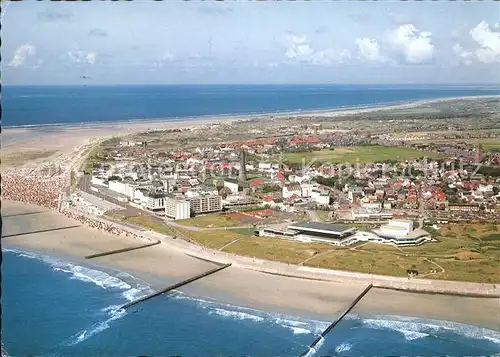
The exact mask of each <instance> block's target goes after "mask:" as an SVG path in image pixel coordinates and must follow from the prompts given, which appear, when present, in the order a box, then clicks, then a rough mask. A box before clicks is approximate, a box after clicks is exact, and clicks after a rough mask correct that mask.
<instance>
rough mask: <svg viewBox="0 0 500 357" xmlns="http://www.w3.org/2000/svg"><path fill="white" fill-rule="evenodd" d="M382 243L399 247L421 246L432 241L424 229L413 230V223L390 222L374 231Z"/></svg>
mask: <svg viewBox="0 0 500 357" xmlns="http://www.w3.org/2000/svg"><path fill="white" fill-rule="evenodd" d="M372 232H373V233H374V234H375V235H377V237H378V238H375V239H378V240H380V243H392V244H395V245H399V246H404V245H420V244H423V243H425V242H428V241H430V240H431V236H430V234H429V233H428V232H426V231H424V230H423V229H419V228H417V229H413V221H409V220H398V219H393V220H390V221H389V222H388V223H387V224H384V225H382V226H380V228H378V229H374V230H372ZM369 240H370V239H369Z"/></svg>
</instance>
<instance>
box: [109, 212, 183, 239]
mask: <svg viewBox="0 0 500 357" xmlns="http://www.w3.org/2000/svg"><path fill="white" fill-rule="evenodd" d="M104 214H105V215H106V216H108V217H110V218H114V219H116V220H119V221H122V222H126V223H131V224H135V225H137V226H140V227H143V228H146V229H149V230H152V231H154V232H157V233H160V234H165V235H167V236H175V232H173V231H172V230H171V229H170V228H169V227H168V226H167V225H166V224H164V223H163V222H162V221H161V220H159V219H155V218H154V217H150V216H134V217H124V216H122V215H121V214H120V213H119V211H117V212H115V211H106V212H105V213H104Z"/></svg>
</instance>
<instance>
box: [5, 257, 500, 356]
mask: <svg viewBox="0 0 500 357" xmlns="http://www.w3.org/2000/svg"><path fill="white" fill-rule="evenodd" d="M2 254H3V261H2V342H3V345H4V347H5V349H6V351H7V353H8V354H9V355H10V356H44V357H45V356H47V357H49V356H51V357H55V356H74V357H79V356H82V357H88V356H193V357H194V356H221V357H222V356H232V357H236V356H255V357H257V356H259V357H268V356H299V355H301V354H303V353H306V352H307V353H308V354H307V355H308V356H309V357H311V356H429V357H430V356H491V355H493V354H495V353H499V352H500V332H495V331H492V330H488V329H484V328H480V327H476V326H471V325H464V324H459V323H453V322H447V321H437V320H428V319H419V318H415V317H402V316H382V315H374V316H363V317H360V316H358V315H356V314H355V313H354V314H349V315H347V316H346V319H345V320H343V321H341V322H340V323H339V324H338V325H337V326H336V327H335V328H334V329H333V330H332V331H331V332H330V333H329V334H327V335H326V337H325V338H324V339H322V340H321V341H320V343H319V344H318V345H317V346H316V349H314V350H309V348H308V346H309V345H310V344H311V343H312V342H313V341H314V340H315V339H316V338H317V337H318V336H319V335H320V334H321V332H322V331H324V330H325V328H326V327H327V326H328V325H329V323H330V322H331V321H328V320H327V319H324V320H321V319H320V320H313V319H307V318H304V317H298V316H292V315H283V314H278V313H270V312H264V311H259V310H254V309H249V308H244V307H238V306H232V305H227V304H222V303H218V302H217V301H214V300H210V299H203V298H199V297H192V296H187V295H184V294H182V293H180V292H174V293H171V294H169V295H164V296H160V297H156V298H153V299H151V300H148V301H146V302H144V303H141V304H138V305H136V307H132V308H130V309H129V310H127V311H124V310H122V309H120V307H121V306H122V305H123V304H125V303H127V302H129V301H132V300H134V299H137V298H139V297H141V296H145V295H146V294H148V293H150V292H152V291H153V289H152V287H151V286H149V285H148V284H147V283H146V282H144V281H141V280H140V279H137V278H135V277H134V276H133V275H130V274H128V273H125V272H120V271H113V270H109V269H96V267H91V266H83V265H79V264H76V263H72V262H70V261H68V260H65V259H61V258H56V257H53V256H47V255H43V254H38V253H33V252H27V251H23V250H19V249H7V248H3V250H2ZM284 298H286V297H284Z"/></svg>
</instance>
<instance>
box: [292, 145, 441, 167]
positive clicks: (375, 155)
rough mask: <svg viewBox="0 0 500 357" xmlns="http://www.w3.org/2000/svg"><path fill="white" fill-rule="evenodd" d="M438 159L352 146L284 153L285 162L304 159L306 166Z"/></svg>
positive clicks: (397, 150)
mask: <svg viewBox="0 0 500 357" xmlns="http://www.w3.org/2000/svg"><path fill="white" fill-rule="evenodd" d="M424 156H427V157H430V158H438V157H440V155H439V154H437V153H433V152H426V151H417V150H413V149H408V148H400V147H385V146H353V147H336V148H335V150H329V149H324V150H320V151H311V152H293V153H285V160H286V161H288V162H290V163H292V164H300V163H302V160H303V159H305V162H306V164H307V163H310V162H312V161H313V160H315V161H316V162H327V163H351V164H354V163H357V162H360V163H370V162H381V161H385V160H398V161H404V160H411V159H417V158H420V157H424Z"/></svg>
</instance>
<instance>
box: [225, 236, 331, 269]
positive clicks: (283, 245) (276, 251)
mask: <svg viewBox="0 0 500 357" xmlns="http://www.w3.org/2000/svg"><path fill="white" fill-rule="evenodd" d="M329 249H332V246H330V245H328V244H320V243H311V244H306V243H299V242H294V241H287V240H281V239H277V238H268V237H253V238H248V239H242V240H240V241H238V242H236V243H234V244H231V245H230V246H229V247H228V248H227V249H224V251H226V252H230V253H234V254H239V255H246V256H249V257H255V258H262V259H268V260H276V261H280V262H284V263H291V264H298V263H300V262H302V261H304V260H306V259H307V258H310V257H312V256H313V255H314V254H315V253H321V252H326V251H327V250H329Z"/></svg>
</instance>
